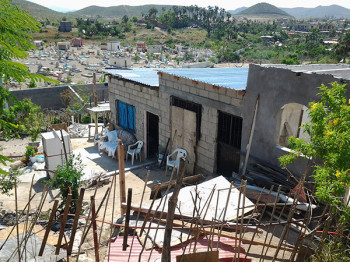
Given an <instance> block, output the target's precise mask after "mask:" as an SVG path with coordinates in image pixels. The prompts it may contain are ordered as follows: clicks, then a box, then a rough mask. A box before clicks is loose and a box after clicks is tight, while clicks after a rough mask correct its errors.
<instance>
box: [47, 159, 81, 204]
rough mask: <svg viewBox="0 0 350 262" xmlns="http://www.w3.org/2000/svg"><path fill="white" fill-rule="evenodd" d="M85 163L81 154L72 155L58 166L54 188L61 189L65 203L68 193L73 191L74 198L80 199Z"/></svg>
mask: <svg viewBox="0 0 350 262" xmlns="http://www.w3.org/2000/svg"><path fill="white" fill-rule="evenodd" d="M83 168H84V165H83V164H82V161H81V158H80V156H74V155H73V156H72V157H70V158H69V160H68V161H67V162H66V163H65V164H64V165H63V166H57V169H56V172H57V174H56V179H55V181H54V182H53V185H52V186H53V188H57V189H59V190H60V193H61V195H62V199H63V203H65V201H66V199H67V196H68V193H69V192H70V191H71V192H72V199H78V196H79V193H78V190H79V187H80V184H81V183H80V178H81V177H82V176H83V175H84V174H83Z"/></svg>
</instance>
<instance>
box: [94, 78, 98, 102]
mask: <svg viewBox="0 0 350 262" xmlns="http://www.w3.org/2000/svg"><path fill="white" fill-rule="evenodd" d="M93 77H94V78H93V83H94V87H93V88H94V90H93V92H94V106H97V103H98V97H97V87H96V73H94V74H93Z"/></svg>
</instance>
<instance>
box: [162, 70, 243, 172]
mask: <svg viewBox="0 0 350 262" xmlns="http://www.w3.org/2000/svg"><path fill="white" fill-rule="evenodd" d="M159 90H160V94H161V96H162V97H164V98H165V97H167V98H168V99H169V100H170V97H171V96H176V97H178V98H181V99H184V100H187V101H192V102H195V103H197V104H201V105H202V119H201V130H200V132H201V137H200V140H199V141H198V143H197V146H196V157H197V159H196V171H198V172H203V173H207V174H210V173H215V172H216V155H217V131H218V111H219V110H220V111H223V112H226V113H229V114H232V115H235V116H240V117H242V115H243V114H242V110H241V108H242V105H243V97H244V94H245V92H244V91H237V90H232V89H228V88H224V87H219V86H214V85H211V84H207V83H203V82H198V81H194V80H191V79H186V78H180V77H177V76H173V75H170V74H166V73H160V74H159ZM161 100H163V99H161ZM169 105H170V101H169V102H168V103H167V107H169ZM165 107H166V106H164V108H163V109H164V110H165V109H166V108H165ZM162 111H163V110H162ZM168 126H169V132H170V130H171V127H170V122H169V125H168Z"/></svg>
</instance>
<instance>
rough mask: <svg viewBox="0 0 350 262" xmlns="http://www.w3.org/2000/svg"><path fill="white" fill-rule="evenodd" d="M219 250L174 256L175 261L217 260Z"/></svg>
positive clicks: (212, 261) (207, 261) (200, 261)
mask: <svg viewBox="0 0 350 262" xmlns="http://www.w3.org/2000/svg"><path fill="white" fill-rule="evenodd" d="M218 261H219V251H217V250H216V251H207V252H198V253H191V254H184V255H180V256H177V257H176V262H218Z"/></svg>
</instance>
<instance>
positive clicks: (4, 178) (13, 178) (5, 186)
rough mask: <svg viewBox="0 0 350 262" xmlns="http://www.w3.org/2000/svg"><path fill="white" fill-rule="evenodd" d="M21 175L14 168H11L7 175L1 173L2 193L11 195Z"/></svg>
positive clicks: (0, 188)
mask: <svg viewBox="0 0 350 262" xmlns="http://www.w3.org/2000/svg"><path fill="white" fill-rule="evenodd" d="M20 175H21V172H20V171H19V170H18V169H14V168H11V169H10V171H9V172H8V173H7V174H4V173H2V172H0V193H1V194H6V195H11V194H10V193H9V192H10V191H11V190H12V189H13V188H14V187H15V184H16V183H17V182H18V177H19V176H20Z"/></svg>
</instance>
